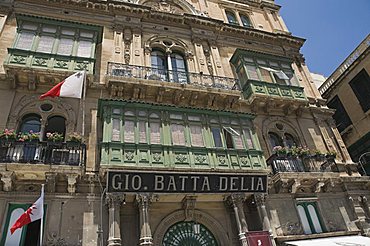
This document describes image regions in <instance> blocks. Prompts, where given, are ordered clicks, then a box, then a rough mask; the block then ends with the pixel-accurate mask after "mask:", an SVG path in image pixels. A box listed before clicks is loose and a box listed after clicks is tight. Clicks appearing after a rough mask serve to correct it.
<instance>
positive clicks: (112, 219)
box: [106, 194, 125, 246]
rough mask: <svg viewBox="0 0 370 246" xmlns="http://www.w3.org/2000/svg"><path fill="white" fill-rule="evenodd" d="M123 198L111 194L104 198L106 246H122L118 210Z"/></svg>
mask: <svg viewBox="0 0 370 246" xmlns="http://www.w3.org/2000/svg"><path fill="white" fill-rule="evenodd" d="M124 198H125V197H124V196H119V195H111V194H107V196H106V203H107V205H108V219H109V234H108V246H122V240H121V221H120V208H121V204H122V203H123V201H124Z"/></svg>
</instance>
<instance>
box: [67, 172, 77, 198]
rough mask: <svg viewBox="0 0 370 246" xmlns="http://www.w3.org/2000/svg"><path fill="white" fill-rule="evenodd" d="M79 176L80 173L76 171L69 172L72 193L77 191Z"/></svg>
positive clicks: (69, 184) (68, 179)
mask: <svg viewBox="0 0 370 246" xmlns="http://www.w3.org/2000/svg"><path fill="white" fill-rule="evenodd" d="M78 176H79V174H76V173H69V174H67V181H68V192H69V193H71V194H72V193H75V192H76V183H77V178H78Z"/></svg>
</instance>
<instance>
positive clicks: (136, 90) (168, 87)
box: [106, 62, 241, 107]
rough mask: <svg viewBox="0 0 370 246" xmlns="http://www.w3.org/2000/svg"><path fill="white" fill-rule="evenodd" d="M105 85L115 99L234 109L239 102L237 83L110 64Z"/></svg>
mask: <svg viewBox="0 0 370 246" xmlns="http://www.w3.org/2000/svg"><path fill="white" fill-rule="evenodd" d="M106 83H107V84H108V86H109V89H110V94H111V96H112V97H118V98H124V99H131V98H135V99H148V100H150V101H155V102H159V103H163V102H167V103H175V104H177V103H178V102H180V101H182V102H184V104H187V105H189V104H190V105H192V106H193V105H202V104H204V106H208V107H209V106H217V104H218V105H220V106H223V107H225V105H226V107H232V104H234V102H235V101H237V100H238V99H239V98H240V95H241V94H240V90H239V86H238V85H239V83H238V80H237V79H234V78H228V77H220V76H214V75H208V74H203V73H192V72H188V71H186V70H185V69H182V70H168V69H165V68H163V69H162V68H153V67H144V66H137V65H128V64H122V63H113V62H109V63H108V69H107V76H106Z"/></svg>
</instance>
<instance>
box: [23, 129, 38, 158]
mask: <svg viewBox="0 0 370 246" xmlns="http://www.w3.org/2000/svg"><path fill="white" fill-rule="evenodd" d="M39 139H40V133H39V132H33V131H32V130H31V131H29V132H27V133H20V134H19V135H18V141H19V142H24V144H23V156H22V160H23V161H24V162H34V161H35V156H36V149H37V143H38V141H39Z"/></svg>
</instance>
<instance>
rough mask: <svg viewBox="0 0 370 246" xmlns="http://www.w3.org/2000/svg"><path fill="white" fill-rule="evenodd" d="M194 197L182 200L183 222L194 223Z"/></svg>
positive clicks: (186, 197)
mask: <svg viewBox="0 0 370 246" xmlns="http://www.w3.org/2000/svg"><path fill="white" fill-rule="evenodd" d="M196 199H197V197H196V196H185V197H184V199H182V208H183V209H184V214H185V221H194V209H195V203H196Z"/></svg>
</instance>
